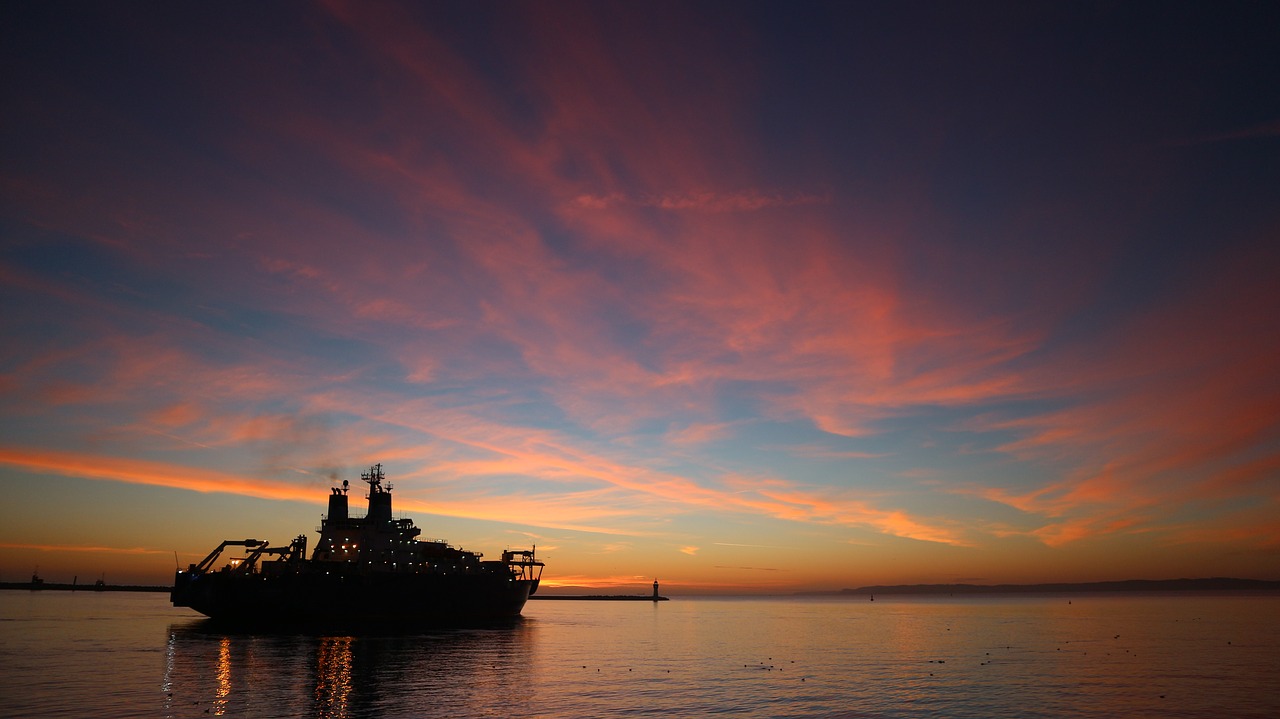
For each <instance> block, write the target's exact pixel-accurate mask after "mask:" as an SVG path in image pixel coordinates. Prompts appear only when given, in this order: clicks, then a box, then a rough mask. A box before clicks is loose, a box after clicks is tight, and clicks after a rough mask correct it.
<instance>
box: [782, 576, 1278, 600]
mask: <svg viewBox="0 0 1280 719" xmlns="http://www.w3.org/2000/svg"><path fill="white" fill-rule="evenodd" d="M1242 590H1254V591H1258V590H1263V591H1267V590H1272V591H1274V590H1280V581H1269V580H1263V579H1232V578H1229V577H1212V578H1207V579H1128V580H1124V581H1119V582H1062V583H1054V584H894V585H882V586H873V587H858V588H857V589H840V590H836V591H830V592H803V594H804V595H805V596H853V595H868V594H1032V593H1042V594H1056V593H1063V592H1185V591H1199V592H1206V591H1242Z"/></svg>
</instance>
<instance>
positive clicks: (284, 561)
mask: <svg viewBox="0 0 1280 719" xmlns="http://www.w3.org/2000/svg"><path fill="white" fill-rule="evenodd" d="M360 478H361V479H362V480H363V481H365V482H366V483H368V485H369V495H368V500H369V509H368V512H367V513H366V515H365V516H364V517H353V516H351V515H349V514H348V512H347V490H348V484H347V481H346V480H343V482H342V486H341V487H334V488H333V489H332V490H331V491H330V494H329V512H328V515H327V516H326V517H324V518H323V519H322V520H321V523H320V541H319V544H318V545H317V546H316V548H315V551H314V552H313V553H312V555H311V558H310V559H308V558H306V553H307V537H306V535H305V534H301V535H298V537H297V538H296V539H294V540H293V542H291V543H290V544H289V546H287V547H279V548H273V547H270V546H268V543H267V542H261V541H258V540H256V539H243V540H227V541H224V542H223V543H222V544H220V545H218V548H217V549H215V550H213V551H212V552H211V553H210V554H209V556H207V557H205V558H204V561H202V562H200V563H199V564H192V565H190V566H189V567H188V568H187V569H185V570H178V572H177V574H176V575H175V576H174V582H173V591H172V592H171V593H170V599H171V600H172V601H173V605H174V606H176V607H190V608H192V609H194V610H196V611H197V612H200V613H201V614H204V615H207V616H209V617H212V618H214V619H217V620H225V621H232V622H236V623H244V624H266V625H271V624H333V623H351V622H362V623H378V624H389V625H403V624H437V623H455V622H469V621H484V620H494V619H503V618H510V617H516V616H518V615H519V614H520V611H521V610H522V609H523V608H524V605H525V602H526V601H527V600H528V599H529V596H530V595H531V594H533V593H534V592H536V591H537V589H538V582H539V580H540V579H541V578H542V568H543V563H542V562H540V561H538V560H537V558H536V556H535V552H534V550H532V549H530V550H508V551H504V552H503V553H502V559H501V560H500V561H483V560H482V557H483V555H482V554H480V553H478V552H468V551H466V550H463V549H459V548H456V547H451V546H449V545H448V544H446V543H445V542H444V541H441V540H427V541H423V540H419V539H418V538H417V537H418V534H419V533H420V532H421V530H419V529H418V528H417V527H415V526H414V525H413V520H412V519H393V518H392V515H391V484H390V483H387V484H385V485H384V484H383V480H384V479H385V477H384V476H383V474H382V465H381V464H378V465H374V466H373V467H371V468H370V470H369V472H367V473H365V474H362V475H361V476H360ZM230 546H243V547H245V552H246V555H245V556H244V557H235V558H231V559H230V560H229V561H228V563H227V564H226V565H225V566H222V567H220V568H217V569H215V568H214V564H215V563H216V562H217V560H218V557H219V555H221V554H222V551H223V550H224V549H226V548H227V547H230Z"/></svg>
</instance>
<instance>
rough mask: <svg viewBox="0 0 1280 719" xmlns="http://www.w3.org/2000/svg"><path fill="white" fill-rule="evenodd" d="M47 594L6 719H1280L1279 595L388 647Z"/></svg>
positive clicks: (20, 660) (1042, 605) (430, 638)
mask: <svg viewBox="0 0 1280 719" xmlns="http://www.w3.org/2000/svg"><path fill="white" fill-rule="evenodd" d="M12 594H17V593H12ZM45 594H46V595H47V596H45V597H39V598H34V597H30V596H22V597H13V596H6V595H5V594H4V593H0V696H3V697H4V705H3V707H2V708H0V715H6V714H8V715H13V716H88V715H95V716H120V717H124V716H165V717H202V716H215V715H221V716H234V717H241V716H250V717H326V718H330V719H360V718H362V717H419V716H448V717H510V716H517V715H519V716H528V717H589V716H590V717H627V716H635V715H641V716H716V715H728V716H743V717H832V718H834V717H842V718H843V717H916V716H920V717H926V716H928V717H936V716H945V717H990V716H1019V717H1112V716H1150V717H1223V716H1231V717H1268V718H1272V717H1275V716H1280V673H1277V672H1276V668H1277V666H1280V596H1276V595H1271V596H1261V597H1258V596H1254V597H1250V596H1217V597H1206V596H1174V597H1155V596H1146V597H1136V596H1101V597H1099V596H1093V597H1074V598H1070V599H1069V598H1065V597H993V598H963V599H947V598H932V599H893V598H878V600H877V601H876V602H875V603H869V602H865V601H863V602H856V601H848V600H801V599H785V600H778V599H753V600H725V599H684V600H681V599H677V600H675V601H671V602H667V603H664V604H660V605H654V604H649V603H634V604H633V603H610V602H531V603H530V605H529V606H528V607H526V610H525V613H526V617H525V618H524V619H523V620H521V621H517V622H514V623H511V624H509V625H505V626H501V627H487V628H472V629H457V630H440V631H430V632H414V633H409V634H404V635H390V634H369V633H351V634H347V633H314V634H307V633H297V632H293V633H277V634H263V633H256V634H255V633H239V632H227V631H223V630H220V629H218V628H217V627H216V626H213V625H211V624H209V623H208V622H206V621H204V620H200V619H196V618H193V617H192V615H191V614H189V613H187V612H186V611H184V610H174V609H172V608H171V607H168V606H167V604H166V603H165V602H164V600H165V597H164V596H163V595H153V596H147V597H137V596H134V597H122V596H116V597H111V596H104V595H103V594H101V593H99V594H96V596H95V595H92V594H89V593H77V596H74V597H73V596H72V595H70V594H69V593H53V592H46V593H45ZM59 594H60V595H62V596H57V595H59ZM106 594H107V595H110V594H111V593H106Z"/></svg>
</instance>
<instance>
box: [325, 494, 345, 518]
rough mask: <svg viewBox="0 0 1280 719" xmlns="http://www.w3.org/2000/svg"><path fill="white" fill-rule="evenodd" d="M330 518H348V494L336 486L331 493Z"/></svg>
mask: <svg viewBox="0 0 1280 719" xmlns="http://www.w3.org/2000/svg"><path fill="white" fill-rule="evenodd" d="M329 519H330V520H334V519H336V520H339V521H345V520H346V519H347V495H346V494H345V493H344V492H342V491H341V490H339V489H337V488H336V487H335V488H334V490H333V491H332V492H330V493H329Z"/></svg>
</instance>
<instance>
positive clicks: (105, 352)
mask: <svg viewBox="0 0 1280 719" xmlns="http://www.w3.org/2000/svg"><path fill="white" fill-rule="evenodd" d="M3 12H4V15H5V16H6V19H5V22H4V23H2V25H3V26H4V27H3V29H2V30H0V33H3V36H4V43H3V47H4V48H5V49H4V50H3V53H4V55H5V60H4V63H3V65H4V67H5V70H4V74H5V79H6V82H5V84H4V90H3V92H4V98H5V103H4V104H5V106H6V108H7V111H6V112H5V116H6V120H5V122H4V124H3V127H2V129H0V137H3V145H2V151H3V156H2V157H3V159H2V160H0V178H2V179H3V187H4V191H3V195H2V198H3V199H2V204H0V208H2V210H0V232H2V233H3V234H2V235H0V237H3V241H2V243H0V250H2V251H0V279H2V283H0V328H2V329H0V331H2V332H3V350H2V351H0V402H2V403H3V405H2V406H3V412H2V413H0V428H2V429H0V492H3V501H0V507H2V509H0V581H6V582H12V581H22V580H25V579H27V578H29V576H30V575H31V574H32V572H33V571H36V569H37V568H38V570H39V573H40V574H41V575H42V576H44V577H45V578H46V579H47V580H48V581H51V582H64V581H65V582H70V581H71V579H72V577H74V576H78V577H80V578H82V579H85V578H90V579H91V578H96V577H98V576H101V575H105V576H106V577H107V579H108V580H109V581H112V582H113V583H120V584H165V583H167V582H168V581H170V579H171V574H172V571H173V569H174V565H175V564H178V565H183V566H185V564H186V563H188V562H193V561H198V559H199V558H200V557H203V556H204V555H205V554H206V553H207V552H208V551H209V550H210V549H212V548H213V547H214V546H215V545H216V544H217V543H218V542H220V541H221V540H223V539H226V538H233V537H241V538H242V537H250V536H253V537H261V538H263V539H268V540H270V541H272V543H273V544H277V543H287V541H288V540H289V539H290V538H291V537H293V536H295V535H297V534H298V533H301V532H306V533H308V534H311V533H312V532H313V530H314V528H315V526H316V525H317V524H318V523H319V518H320V515H321V513H322V512H323V511H324V506H325V505H324V503H325V497H326V495H327V493H328V488H329V487H330V486H331V485H332V484H333V483H335V482H341V480H343V479H347V480H349V481H351V482H352V484H353V485H354V486H355V489H353V492H352V495H353V496H356V495H357V494H358V492H357V491H356V490H358V489H360V485H359V482H358V481H357V480H358V478H359V474H360V472H361V471H363V470H365V469H367V468H368V467H369V465H371V464H374V463H381V464H382V465H383V467H384V468H385V470H386V472H387V476H388V478H389V479H390V481H391V482H393V484H394V486H395V490H394V491H395V503H396V509H397V511H398V512H400V513H402V514H403V515H405V516H410V517H413V518H414V519H415V520H416V521H417V523H418V525H419V526H420V527H422V528H423V532H424V536H431V537H440V538H443V539H446V540H448V541H449V542H451V543H453V544H457V545H461V546H464V547H466V548H467V549H471V550H474V551H479V552H485V553H487V554H490V555H496V554H497V553H498V552H499V551H501V550H502V549H504V548H507V547H523V546H529V545H537V546H538V552H539V556H540V558H543V559H544V560H545V561H546V563H547V569H546V572H545V575H544V580H545V583H546V586H548V587H568V586H574V587H596V588H607V587H618V588H631V587H634V588H635V590H636V591H647V588H648V586H649V584H650V583H651V582H652V581H653V580H654V579H655V578H657V579H658V580H659V581H661V582H662V586H663V587H664V593H667V592H670V593H672V594H679V593H682V592H683V593H698V592H705V593H710V592H724V593H733V592H748V593H749V592H757V593H766V592H793V591H811V590H829V589H840V588H844V587H857V586H864V585H875V584H914V583H955V582H967V583H979V584H987V583H990V584H997V583H1040V582H1087V581H1105V580H1124V579H1168V578H1179V577H1221V576H1233V577H1243V578H1254V579H1280V519H1278V518H1280V373H1277V367H1280V319H1278V318H1280V283H1277V282H1276V279H1275V278H1276V276H1277V271H1278V270H1280V203H1277V202H1276V201H1275V199H1276V197H1280V157H1277V155H1278V154H1280V100H1277V99H1275V98H1276V93H1275V92H1274V87H1275V82H1276V79H1277V75H1276V73H1277V68H1280V51H1277V49H1276V48H1275V43H1274V42H1273V38H1272V37H1271V33H1269V32H1267V30H1266V28H1267V27H1268V23H1266V22H1261V21H1259V20H1258V19H1257V18H1251V17H1247V15H1248V14H1249V13H1251V12H1259V13H1261V12H1265V10H1263V9H1259V8H1250V7H1247V6H1244V7H1235V8H1229V9H1224V8H1219V7H1208V6H1206V7H1192V8H1180V9H1173V8H1165V9H1164V10H1162V11H1161V14H1162V18H1161V21H1160V22H1154V21H1153V20H1152V19H1151V18H1147V17H1145V15H1144V13H1145V12H1146V11H1144V10H1142V9H1141V8H1138V7H1136V6H1135V7H1122V8H1109V7H1108V8H1107V9H1106V10H1105V11H1104V10H1102V9H1099V8H1094V7H1093V6H1091V5H1088V4H1081V5H1068V6H1064V7H1052V6H1050V7H1038V8H1036V7H1032V8H1027V7H1022V6H1020V5H1016V4H1011V5H1009V6H1000V5H998V4H997V5H993V6H983V7H967V6H965V7H961V6H954V5H951V4H939V5H936V6H929V5H924V6H918V5H912V6H909V7H899V6H897V5H895V4H877V3H871V4H862V3H857V4H846V3H806V4H803V5H802V6H799V7H795V6H791V5H788V4H783V3H743V4H741V5H738V4H732V5H731V4H724V3H710V2H690V3H670V4H666V3H659V4H658V5H656V6H650V5H644V6H640V5H627V4H599V3H535V2H512V3H504V4H494V5H485V4H481V5H471V4H468V5H454V4H450V3H432V4H427V5H426V6H420V5H419V4H415V3H398V2H387V3H374V4H369V3H348V2H344V1H342V0H330V1H326V2H321V3H317V4H316V5H314V6H307V7H294V6H288V7H271V6H268V7H253V6H249V7H236V8H234V9H233V8H228V7H219V6H204V5H200V6H179V7H174V6H160V7H152V8H147V9H146V10H145V11H144V10H141V9H139V8H132V7H116V6H111V5H104V6H100V7H94V6H90V7H74V8H60V7H58V6H56V5H46V4H39V5H32V6H22V7H8V8H6V9H5V10H4V11H3ZM1272 27H1273V26H1272ZM359 504H360V501H359V500H356V501H355V502H353V506H358V505H359Z"/></svg>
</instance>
